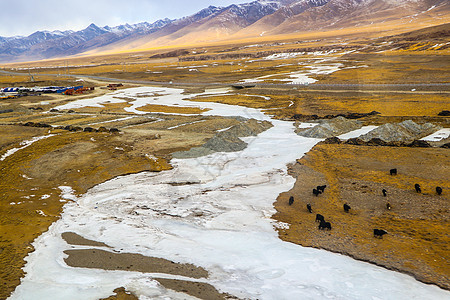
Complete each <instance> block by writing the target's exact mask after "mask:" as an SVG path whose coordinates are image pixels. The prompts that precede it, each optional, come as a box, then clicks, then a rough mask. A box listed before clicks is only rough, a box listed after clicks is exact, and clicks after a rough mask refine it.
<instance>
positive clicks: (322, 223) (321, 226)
mask: <svg viewBox="0 0 450 300" xmlns="http://www.w3.org/2000/svg"><path fill="white" fill-rule="evenodd" d="M325 229H327V230H331V223H330V222H325V221H320V224H319V230H325Z"/></svg>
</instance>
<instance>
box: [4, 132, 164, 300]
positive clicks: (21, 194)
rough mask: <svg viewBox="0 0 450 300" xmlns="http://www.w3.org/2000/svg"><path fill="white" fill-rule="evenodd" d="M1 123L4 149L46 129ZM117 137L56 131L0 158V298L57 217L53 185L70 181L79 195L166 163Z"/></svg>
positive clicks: (58, 204) (56, 194)
mask: <svg viewBox="0 0 450 300" xmlns="http://www.w3.org/2000/svg"><path fill="white" fill-rule="evenodd" d="M1 127H2V130H1V131H0V140H1V141H7V142H6V143H5V144H7V146H6V145H5V144H3V145H4V146H6V148H11V147H14V146H15V145H16V144H18V142H20V141H22V139H23V138H29V137H30V136H35V135H42V134H44V133H46V132H47V130H48V129H45V130H44V129H36V128H28V127H20V126H13V127H9V126H1ZM91 138H92V139H93V140H94V141H93V140H92V139H91ZM117 138H118V137H116V136H114V135H110V134H101V133H70V132H61V133H59V134H58V135H56V136H53V137H51V138H48V139H45V140H41V141H38V142H36V143H34V144H32V145H31V146H29V147H27V148H25V149H22V150H20V151H18V152H16V153H14V154H13V155H11V156H9V157H7V158H6V159H5V160H4V161H0V170H1V172H0V195H1V199H0V200H1V201H0V215H1V216H2V218H1V224H2V226H1V227H0V249H2V251H0V264H1V265H2V266H4V267H5V268H4V270H3V272H2V274H1V277H0V285H1V286H2V288H1V289H0V290H1V292H0V298H5V297H7V296H8V295H9V293H10V292H11V291H12V290H13V289H14V287H15V286H16V285H17V284H18V283H19V278H20V277H21V276H22V275H23V271H22V270H21V267H22V266H23V264H24V262H23V258H24V257H25V256H26V254H27V253H29V252H30V251H32V250H33V249H32V247H31V242H32V241H33V240H34V239H35V238H36V237H37V236H39V235H40V234H41V233H42V232H43V231H45V230H47V228H48V226H50V224H51V223H52V222H54V221H55V220H56V219H57V218H58V216H59V214H60V211H61V207H62V205H63V204H64V203H62V202H60V201H59V199H60V197H59V194H60V190H59V189H58V188H57V187H58V186H62V185H70V186H71V187H72V188H73V189H74V191H75V192H76V193H77V194H82V193H85V192H86V191H87V189H89V188H90V187H93V186H94V185H96V184H99V183H101V182H103V181H106V180H108V179H111V178H113V177H115V176H118V175H123V174H129V173H135V172H140V171H144V170H150V171H161V170H163V169H168V168H170V165H169V164H168V163H167V162H166V161H165V160H164V159H157V160H150V159H148V158H146V157H145V156H143V155H133V154H132V152H131V151H128V152H124V151H120V150H117V149H115V147H117V146H120V147H122V148H127V146H126V145H124V144H123V143H121V142H120V141H117V140H116V139H117ZM2 149H5V148H2ZM5 150H6V149H5ZM130 150H131V149H130ZM3 153H4V151H2V154H3ZM130 153H131V154H130ZM44 195H48V196H45V197H43V196H44Z"/></svg>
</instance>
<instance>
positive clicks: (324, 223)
mask: <svg viewBox="0 0 450 300" xmlns="http://www.w3.org/2000/svg"><path fill="white" fill-rule="evenodd" d="M389 173H390V174H391V175H397V169H391V170H390V171H389ZM326 187H327V186H326V185H319V186H317V187H316V188H315V189H313V191H312V192H313V194H314V195H315V196H319V195H320V194H322V193H324V192H325V188H326ZM414 189H415V190H416V192H417V193H421V192H422V190H421V188H420V184H418V183H416V184H415V185H414ZM381 192H382V193H383V196H384V197H386V196H387V191H386V189H383V190H382V191H381ZM436 194H438V195H441V194H442V188H441V187H440V186H437V187H436ZM293 203H294V196H290V197H289V205H292V204H293ZM391 208H392V207H391V205H390V204H389V202H387V203H386V209H388V210H390V209H391ZM306 209H307V210H308V212H309V213H312V207H311V204H310V203H308V204H306ZM350 209H351V207H350V205H348V204H347V203H345V204H344V211H345V212H346V213H348V212H349V211H350ZM316 222H319V230H325V229H326V230H331V223H330V222H327V221H325V217H324V216H322V215H321V214H316ZM385 234H387V231H385V230H383V229H378V228H375V229H374V230H373V236H374V237H376V238H382V237H383V235H385Z"/></svg>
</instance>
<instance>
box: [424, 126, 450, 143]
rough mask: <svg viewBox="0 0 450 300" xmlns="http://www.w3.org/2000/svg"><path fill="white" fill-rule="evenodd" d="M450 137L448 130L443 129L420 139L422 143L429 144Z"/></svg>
mask: <svg viewBox="0 0 450 300" xmlns="http://www.w3.org/2000/svg"><path fill="white" fill-rule="evenodd" d="M449 137H450V128H443V129H441V130H438V131H436V132H435V133H433V134H430V135H429V136H426V137H424V138H422V139H421V140H423V141H430V142H438V141H441V140H443V139H447V138H449Z"/></svg>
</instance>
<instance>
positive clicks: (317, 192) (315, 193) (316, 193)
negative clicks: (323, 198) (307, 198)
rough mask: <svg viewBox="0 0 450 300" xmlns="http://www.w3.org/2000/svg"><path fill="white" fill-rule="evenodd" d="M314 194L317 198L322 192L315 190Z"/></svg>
mask: <svg viewBox="0 0 450 300" xmlns="http://www.w3.org/2000/svg"><path fill="white" fill-rule="evenodd" d="M313 194H314V195H315V196H316V197H317V196H319V194H321V192H320V191H319V190H316V189H313Z"/></svg>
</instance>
